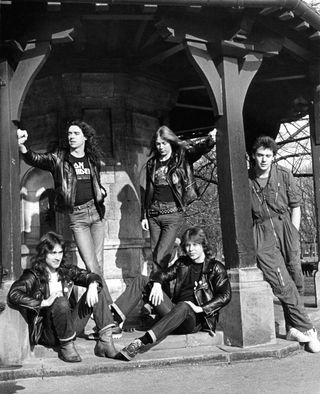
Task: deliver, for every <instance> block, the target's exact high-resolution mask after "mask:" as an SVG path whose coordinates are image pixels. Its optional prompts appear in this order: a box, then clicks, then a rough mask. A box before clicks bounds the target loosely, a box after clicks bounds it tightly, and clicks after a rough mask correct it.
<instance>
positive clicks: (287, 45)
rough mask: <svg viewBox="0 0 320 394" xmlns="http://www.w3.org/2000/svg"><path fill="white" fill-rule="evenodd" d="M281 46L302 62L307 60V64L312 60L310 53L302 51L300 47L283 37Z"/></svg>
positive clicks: (305, 50)
mask: <svg viewBox="0 0 320 394" xmlns="http://www.w3.org/2000/svg"><path fill="white" fill-rule="evenodd" d="M283 46H284V48H286V49H287V50H288V51H289V52H292V53H293V54H295V55H296V56H298V57H300V58H301V59H303V60H307V61H308V62H309V61H310V60H311V59H312V58H313V54H312V52H310V51H308V50H307V49H304V48H303V47H302V46H300V45H298V44H296V43H295V42H294V41H292V40H290V39H289V38H287V37H285V39H284V41H283Z"/></svg>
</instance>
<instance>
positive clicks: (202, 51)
mask: <svg viewBox="0 0 320 394" xmlns="http://www.w3.org/2000/svg"><path fill="white" fill-rule="evenodd" d="M186 52H187V55H188V57H189V59H190V61H191V64H192V65H193V66H194V68H195V69H196V71H197V72H198V74H199V75H200V77H201V79H202V81H203V83H204V85H205V87H206V89H207V92H208V94H209V97H210V101H211V104H212V111H213V112H214V114H215V115H218V116H220V115H222V113H223V109H222V92H221V78H220V75H219V73H218V70H217V68H216V66H215V64H214V62H213V60H212V58H211V56H210V54H209V53H208V49H207V46H206V44H203V43H195V42H190V41H188V42H187V43H186Z"/></svg>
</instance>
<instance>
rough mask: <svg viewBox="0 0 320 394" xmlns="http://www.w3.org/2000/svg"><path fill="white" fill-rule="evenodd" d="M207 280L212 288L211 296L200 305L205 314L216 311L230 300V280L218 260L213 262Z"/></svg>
mask: <svg viewBox="0 0 320 394" xmlns="http://www.w3.org/2000/svg"><path fill="white" fill-rule="evenodd" d="M209 280H210V282H211V285H212V289H213V298H212V300H210V301H209V302H207V303H206V304H204V305H202V308H203V311H204V313H205V314H206V315H212V314H214V313H216V312H218V311H219V310H220V309H221V308H222V307H224V306H226V305H227V304H228V303H229V302H230V300H231V286H230V281H229V278H228V274H227V271H226V269H225V268H224V265H223V264H221V263H220V262H218V261H216V262H215V265H214V268H213V271H212V273H211V275H210V278H209Z"/></svg>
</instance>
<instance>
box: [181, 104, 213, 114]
mask: <svg viewBox="0 0 320 394" xmlns="http://www.w3.org/2000/svg"><path fill="white" fill-rule="evenodd" d="M176 107H181V108H190V109H196V110H199V111H210V112H212V111H213V108H212V107H204V106H201V105H192V104H183V103H176Z"/></svg>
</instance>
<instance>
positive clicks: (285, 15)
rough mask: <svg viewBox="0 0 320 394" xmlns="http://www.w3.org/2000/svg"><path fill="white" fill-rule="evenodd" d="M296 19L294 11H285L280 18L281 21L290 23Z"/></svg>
mask: <svg viewBox="0 0 320 394" xmlns="http://www.w3.org/2000/svg"><path fill="white" fill-rule="evenodd" d="M293 18H294V13H293V12H292V11H285V12H283V13H282V14H280V15H279V16H278V19H280V20H281V21H288V20H290V19H293Z"/></svg>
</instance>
